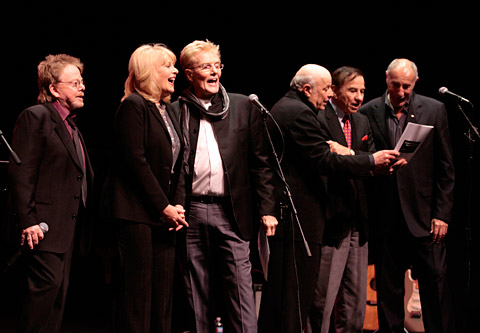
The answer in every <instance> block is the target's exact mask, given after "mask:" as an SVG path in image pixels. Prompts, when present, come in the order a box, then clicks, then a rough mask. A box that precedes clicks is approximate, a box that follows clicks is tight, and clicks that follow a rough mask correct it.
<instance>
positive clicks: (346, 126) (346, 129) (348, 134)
mask: <svg viewBox="0 0 480 333" xmlns="http://www.w3.org/2000/svg"><path fill="white" fill-rule="evenodd" d="M343 133H344V134H345V140H346V141H347V145H348V148H352V127H351V126H350V117H349V116H345V117H344V118H343Z"/></svg>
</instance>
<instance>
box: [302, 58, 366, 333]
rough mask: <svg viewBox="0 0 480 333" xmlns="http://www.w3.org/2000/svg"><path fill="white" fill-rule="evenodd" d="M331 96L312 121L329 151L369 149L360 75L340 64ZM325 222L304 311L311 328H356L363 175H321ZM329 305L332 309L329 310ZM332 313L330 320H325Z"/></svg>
mask: <svg viewBox="0 0 480 333" xmlns="http://www.w3.org/2000/svg"><path fill="white" fill-rule="evenodd" d="M332 83H333V84H332V89H333V93H334V94H333V97H332V99H331V100H330V101H329V103H328V104H327V106H326V108H325V110H322V111H320V112H319V113H318V119H319V121H320V125H321V128H322V132H323V133H324V136H325V138H328V139H329V141H327V142H328V143H329V145H330V149H331V151H333V152H336V153H338V154H341V155H359V154H371V153H373V152H374V151H375V146H374V144H373V138H372V133H371V130H370V125H369V123H368V119H367V117H365V116H364V115H361V114H359V113H357V111H358V109H359V108H360V106H361V105H362V102H363V98H364V94H365V80H364V77H363V73H362V72H361V71H360V70H359V69H357V68H353V67H349V66H344V67H340V68H338V69H337V70H335V71H334V72H333V74H332ZM326 178H327V179H326V185H327V204H326V222H325V231H324V235H323V244H322V258H321V262H320V272H321V273H320V274H319V276H318V282H317V289H316V291H315V298H314V302H313V306H312V310H311V311H310V324H311V328H312V332H329V329H330V323H332V324H333V323H334V325H335V328H336V329H342V330H344V331H345V332H360V331H362V328H363V321H364V317H365V304H366V301H367V295H366V288H365V286H366V284H367V266H368V214H367V194H366V184H365V179H364V178H349V177H345V176H343V175H330V176H328V177H326ZM334 308H335V310H334ZM332 313H333V314H334V319H333V321H331V320H330V318H331V316H332Z"/></svg>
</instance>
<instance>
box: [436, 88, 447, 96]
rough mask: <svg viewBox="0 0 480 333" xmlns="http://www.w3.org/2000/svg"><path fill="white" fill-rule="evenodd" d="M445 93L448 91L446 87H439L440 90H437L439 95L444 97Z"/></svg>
mask: <svg viewBox="0 0 480 333" xmlns="http://www.w3.org/2000/svg"><path fill="white" fill-rule="evenodd" d="M447 91H448V89H447V87H440V89H438V93H439V94H440V95H445V93H446V92H447Z"/></svg>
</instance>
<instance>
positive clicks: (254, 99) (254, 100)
mask: <svg viewBox="0 0 480 333" xmlns="http://www.w3.org/2000/svg"><path fill="white" fill-rule="evenodd" d="M248 100H249V101H250V103H252V104H254V105H255V106H256V107H258V108H259V109H260V111H262V113H265V114H268V113H269V112H268V109H267V108H266V107H264V106H263V104H262V103H260V101H259V100H258V96H257V95H255V94H251V95H250V96H248Z"/></svg>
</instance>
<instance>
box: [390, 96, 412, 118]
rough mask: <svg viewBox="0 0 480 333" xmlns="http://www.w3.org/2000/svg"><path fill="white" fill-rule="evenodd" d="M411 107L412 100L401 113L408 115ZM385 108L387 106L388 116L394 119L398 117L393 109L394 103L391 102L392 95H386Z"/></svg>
mask: <svg viewBox="0 0 480 333" xmlns="http://www.w3.org/2000/svg"><path fill="white" fill-rule="evenodd" d="M409 105H410V99H409V100H408V101H407V102H406V103H405V106H404V107H403V109H402V111H401V112H402V113H404V114H408V106H409ZM385 106H386V109H387V110H388V111H389V112H388V115H390V116H392V117H397V116H396V115H395V111H394V109H393V105H392V102H391V101H390V94H389V93H388V92H387V93H386V94H385Z"/></svg>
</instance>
